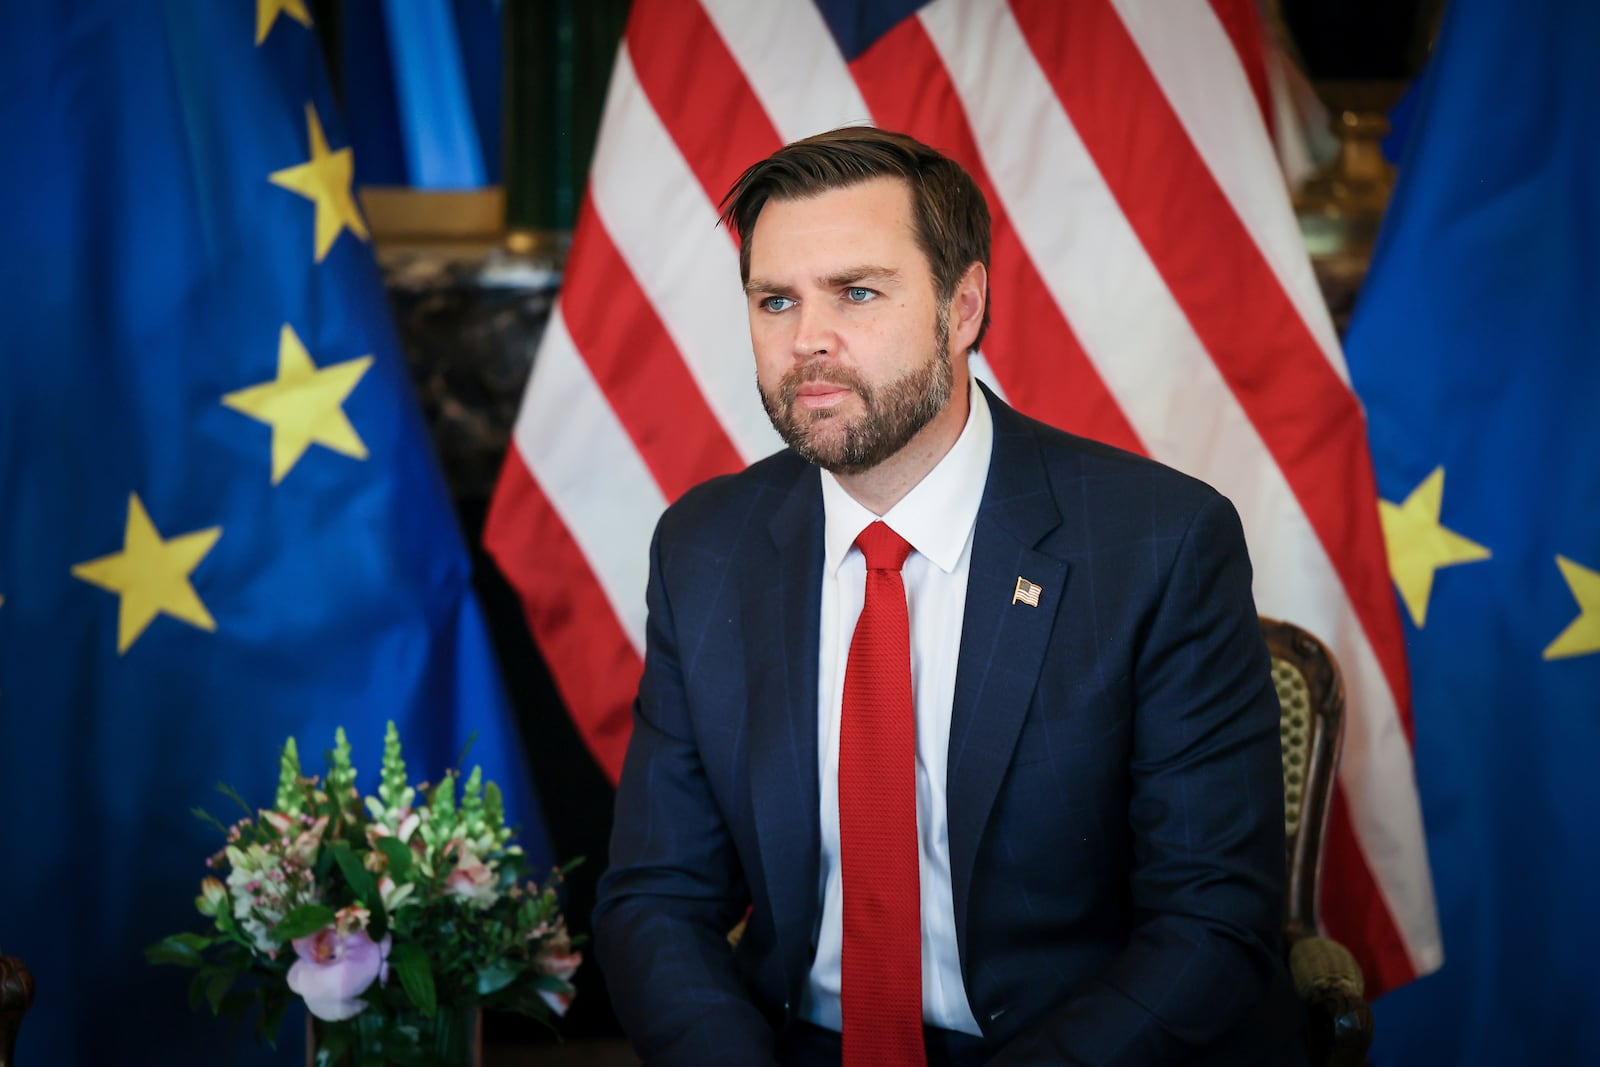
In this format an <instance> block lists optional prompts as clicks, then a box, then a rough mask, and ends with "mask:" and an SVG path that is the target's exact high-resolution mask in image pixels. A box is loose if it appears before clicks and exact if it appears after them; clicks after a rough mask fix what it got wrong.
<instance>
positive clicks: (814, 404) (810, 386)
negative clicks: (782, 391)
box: [794, 382, 850, 411]
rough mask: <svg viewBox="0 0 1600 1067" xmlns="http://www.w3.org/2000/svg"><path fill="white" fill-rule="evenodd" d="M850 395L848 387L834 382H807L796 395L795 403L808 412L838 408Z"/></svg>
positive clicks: (797, 390) (796, 391)
mask: <svg viewBox="0 0 1600 1067" xmlns="http://www.w3.org/2000/svg"><path fill="white" fill-rule="evenodd" d="M849 395H850V389H849V387H848V386H843V385H835V384H834V383H833V382H806V383H805V384H804V385H802V386H800V387H799V388H798V389H796V390H795V393H794V397H795V403H797V404H799V405H800V406H801V407H803V408H805V409H806V410H807V411H822V410H824V409H826V408H831V407H837V406H838V405H839V404H841V403H843V402H844V399H845V397H847V396H849Z"/></svg>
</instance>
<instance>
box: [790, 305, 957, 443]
mask: <svg viewBox="0 0 1600 1067" xmlns="http://www.w3.org/2000/svg"><path fill="white" fill-rule="evenodd" d="M934 343H935V346H936V347H935V351H934V353H933V355H932V356H931V357H930V358H929V359H928V361H927V362H926V363H924V364H923V365H922V366H920V367H917V368H915V369H913V370H911V371H908V372H907V373H905V374H903V375H901V376H900V377H899V378H896V379H895V380H894V381H892V382H889V383H888V384H887V385H883V386H878V387H872V386H869V385H867V383H866V382H865V381H863V380H862V379H861V376H860V375H858V374H857V373H856V372H855V371H853V370H851V369H850V368H848V367H840V366H835V365H833V364H830V363H828V362H826V361H821V362H816V363H804V364H801V365H800V366H798V367H795V368H794V369H793V370H791V371H790V372H789V373H788V374H786V375H784V376H783V380H782V381H781V382H779V383H778V388H777V394H776V395H775V396H773V395H769V394H768V393H767V391H766V390H765V389H762V390H761V391H760V392H761V404H762V406H763V407H765V408H766V409H767V417H768V418H769V419H771V420H772V426H773V429H775V430H777V431H778V436H780V437H782V438H783V440H784V443H785V444H787V445H788V446H789V447H790V448H792V449H794V450H795V451H796V452H798V453H800V455H801V456H803V457H805V458H806V459H808V460H810V461H811V462H812V463H815V464H816V465H817V466H819V467H822V468H823V469H825V470H830V471H833V472H834V473H835V474H860V473H861V472H863V471H867V470H871V469H872V468H873V467H876V466H877V465H878V464H880V463H882V462H883V461H884V460H886V459H888V458H890V457H891V456H893V455H894V454H895V453H897V452H899V451H900V450H901V449H902V448H904V447H905V446H906V445H907V444H908V443H909V442H910V441H911V439H912V438H913V437H915V436H916V435H917V433H918V432H919V431H920V430H921V429H922V428H923V427H924V426H926V425H928V423H930V422H932V421H933V418H934V416H936V415H938V414H939V412H941V411H943V410H944V407H945V405H946V404H948V403H949V402H950V393H951V390H952V387H953V386H954V374H953V373H952V371H951V367H950V354H949V353H950V319H949V314H948V312H947V311H946V309H944V308H940V309H939V316H938V319H937V320H936V321H935V323H934ZM811 382H828V383H829V384H831V385H839V386H843V387H844V388H847V389H850V390H851V391H853V392H854V393H855V394H856V396H858V397H860V398H861V403H862V406H864V407H865V408H866V413H865V414H863V415H861V416H860V417H859V418H857V419H856V421H854V422H849V421H847V418H848V417H847V416H845V415H844V414H842V413H841V412H840V411H839V410H838V409H837V408H824V409H822V410H820V411H804V410H801V409H800V408H799V407H798V406H797V405H796V401H797V400H798V398H799V392H800V387H801V386H802V385H806V384H808V383H811ZM835 423H838V424H839V425H837V426H835V425H834V424H835Z"/></svg>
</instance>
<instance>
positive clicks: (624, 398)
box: [562, 200, 744, 500]
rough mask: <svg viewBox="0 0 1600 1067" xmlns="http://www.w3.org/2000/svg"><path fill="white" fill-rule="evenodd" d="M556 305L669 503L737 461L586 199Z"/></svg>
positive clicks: (739, 464)
mask: <svg viewBox="0 0 1600 1067" xmlns="http://www.w3.org/2000/svg"><path fill="white" fill-rule="evenodd" d="M577 233H578V235H579V239H578V240H575V241H573V244H572V254H571V255H570V256H568V257H567V270H566V278H565V280H564V290H565V291H564V297H565V299H564V300H563V302H562V307H563V308H564V309H565V312H566V323H567V327H568V329H569V330H570V331H571V333H572V342H573V345H574V346H575V347H576V348H577V350H578V351H579V352H581V353H583V358H584V362H586V363H587V364H588V366H589V371H590V373H591V374H592V375H593V376H594V379H595V382H596V384H597V385H598V387H599V389H600V391H601V392H602V393H603V394H604V395H605V398H606V400H607V401H608V402H609V403H610V405H611V406H612V408H614V409H615V410H616V414H617V417H618V419H619V420H620V421H621V424H622V426H623V427H624V428H625V429H626V430H627V433H628V436H629V437H630V438H631V439H632V441H633V444H634V447H635V448H637V449H638V451H639V454H640V457H641V458H642V459H643V460H644V462H645V463H646V464H647V465H648V466H649V468H650V471H651V473H652V474H653V475H654V476H655V481H656V485H657V486H659V487H660V490H661V493H662V495H663V496H665V497H666V498H667V499H668V500H676V499H677V498H678V497H679V496H680V495H682V493H683V492H684V491H685V490H686V489H689V488H691V487H692V486H694V485H697V484H698V483H700V482H703V481H705V480H706V479H707V478H709V477H712V476H713V475H717V474H726V473H728V472H729V471H736V470H739V469H740V468H741V467H743V466H744V463H743V462H742V461H741V459H740V457H739V453H738V450H737V449H735V448H734V447H733V442H731V441H729V440H728V436H727V434H725V433H723V432H722V425H721V423H720V422H718V421H717V419H716V417H715V416H713V415H712V413H711V409H710V407H709V406H708V405H707V404H706V400H705V394H704V393H702V392H701V391H700V389H699V387H698V386H697V385H696V384H695V381H694V379H693V378H692V377H691V376H690V374H689V371H688V368H687V367H685V366H684V363H683V360H682V359H681V358H679V356H678V350H677V348H676V347H675V346H674V345H673V343H672V339H671V338H670V337H669V336H668V335H667V331H666V329H665V327H663V326H662V325H661V320H660V319H659V318H657V317H656V313H655V307H656V305H654V304H653V303H651V301H650V300H649V298H648V297H646V296H645V294H644V292H643V290H641V289H640V287H639V285H638V283H637V281H636V279H637V277H638V276H637V275H635V274H634V273H633V272H631V271H630V270H629V269H628V268H627V265H626V264H625V263H624V262H623V261H622V257H621V256H619V255H618V254H617V251H616V248H615V247H614V246H613V245H612V243H611V237H610V235H609V234H607V233H606V232H605V227H604V225H602V224H601V222H600V220H599V218H598V217H596V215H595V213H594V208H593V201H592V200H586V201H585V202H584V206H583V208H582V209H581V210H580V212H579V216H578V229H577Z"/></svg>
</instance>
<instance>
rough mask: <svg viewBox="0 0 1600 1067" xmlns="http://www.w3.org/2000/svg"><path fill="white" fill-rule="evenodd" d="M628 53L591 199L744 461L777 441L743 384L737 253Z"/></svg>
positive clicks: (748, 378) (620, 64)
mask: <svg viewBox="0 0 1600 1067" xmlns="http://www.w3.org/2000/svg"><path fill="white" fill-rule="evenodd" d="M630 53H631V49H630V48H624V49H623V51H622V52H621V53H620V54H619V55H618V57H617V63H616V66H615V67H614V68H613V71H612V78H611V92H610V95H609V96H608V98H607V101H606V111H605V117H604V120H603V123H602V131H601V135H600V141H599V144H598V145H597V147H596V149H595V159H594V164H593V168H592V172H591V174H590V179H589V181H590V197H591V199H592V200H593V202H594V209H595V213H596V214H597V215H599V217H600V218H601V219H602V220H603V221H604V222H605V226H606V231H607V232H608V233H609V234H610V235H611V239H612V240H613V241H614V242H615V243H616V247H617V251H618V252H619V253H620V254H621V256H622V258H623V260H625V261H626V262H627V264H628V268H629V271H630V272H631V273H632V275H633V277H634V279H635V280H636V281H637V282H638V284H639V287H640V288H641V289H642V290H643V291H644V293H645V296H646V297H647V298H648V299H649V302H650V303H651V305H652V306H653V307H654V308H655V311H656V313H657V314H658V315H660V316H661V322H662V325H663V326H664V327H665V328H666V331H667V334H668V335H669V336H670V337H671V339H672V343H673V345H674V347H675V348H676V349H677V355H678V357H679V358H681V360H682V361H683V362H684V364H685V365H686V366H687V367H688V369H689V372H690V374H692V375H693V377H694V380H695V382H696V383H697V384H698V385H699V387H700V391H701V392H702V393H704V394H705V398H706V403H707V404H708V405H709V406H710V408H711V410H712V411H713V412H714V413H715V414H716V416H717V420H716V421H717V422H719V423H720V424H721V427H722V430H723V432H725V433H726V434H727V435H728V437H729V439H730V440H732V442H733V444H734V447H735V448H736V449H737V450H738V453H739V455H740V456H742V457H743V458H744V460H745V461H746V462H750V461H752V460H755V459H759V458H760V457H762V456H765V455H769V454H770V453H772V452H775V451H777V449H778V448H780V447H782V443H781V442H780V441H779V439H778V435H777V434H776V433H775V432H774V431H773V429H772V426H771V424H770V423H769V422H768V421H767V416H766V413H765V412H764V411H763V410H762V408H761V402H760V399H759V396H758V394H757V392H756V389H755V386H754V385H753V384H752V377H753V375H752V374H751V372H750V370H749V365H750V335H749V329H748V327H747V326H746V324H745V306H744V295H743V293H742V292H741V290H740V286H739V257H738V253H737V252H736V250H735V249H734V246H733V242H732V241H730V240H729V238H728V236H727V234H726V233H725V232H724V231H723V230H722V229H721V228H719V226H718V225H717V209H716V206H715V197H714V195H713V194H710V193H708V191H707V190H705V189H704V188H703V187H702V186H701V184H700V181H699V179H698V178H697V177H696V176H695V174H694V172H693V171H692V170H691V169H690V167H689V165H688V164H687V163H686V162H685V161H684V158H683V156H682V154H680V153H679V151H678V148H677V146H676V144H675V143H674V142H673V139H672V137H671V136H669V135H668V132H667V129H666V128H665V127H664V126H663V125H662V122H661V119H660V117H659V116H658V115H657V113H656V111H655V109H654V108H653V107H652V106H651V104H650V102H649V100H648V99H647V98H646V94H645V93H644V91H643V89H642V88H641V86H640V85H639V82H638V79H637V77H636V76H635V73H634V69H633V63H632V61H631V60H630V58H629V56H630ZM665 95H667V96H670V95H671V94H670V93H668V94H665ZM623 356H624V358H638V357H637V356H635V355H633V354H628V353H624V354H623ZM681 430H682V433H684V434H685V435H691V436H692V435H694V434H698V433H703V432H712V431H714V430H715V427H711V428H709V430H708V429H704V428H701V427H696V426H692V425H689V424H688V422H687V421H685V423H684V424H683V426H682V427H681ZM716 473H721V472H720V471H708V472H707V475H708V476H709V475H710V474H716Z"/></svg>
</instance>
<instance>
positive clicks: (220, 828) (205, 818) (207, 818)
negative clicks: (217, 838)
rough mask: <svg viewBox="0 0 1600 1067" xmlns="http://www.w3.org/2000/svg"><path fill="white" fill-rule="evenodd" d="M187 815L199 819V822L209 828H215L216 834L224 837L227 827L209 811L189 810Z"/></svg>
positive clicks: (200, 809)
mask: <svg viewBox="0 0 1600 1067" xmlns="http://www.w3.org/2000/svg"><path fill="white" fill-rule="evenodd" d="M189 814H190V815H193V816H194V817H195V818H197V819H199V820H200V821H201V822H203V823H208V824H210V825H211V826H213V827H215V828H216V830H217V832H218V833H220V834H224V835H226V834H227V832H228V827H227V825H226V824H225V823H223V821H222V820H221V819H219V818H217V817H216V816H215V815H213V814H211V813H210V812H209V811H207V810H206V809H205V808H190V809H189Z"/></svg>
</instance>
